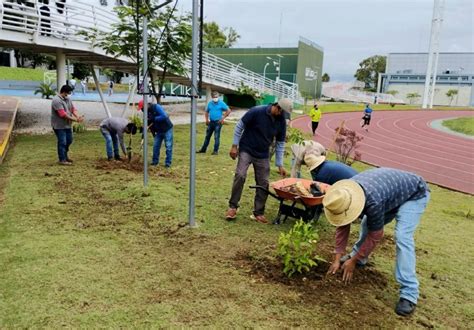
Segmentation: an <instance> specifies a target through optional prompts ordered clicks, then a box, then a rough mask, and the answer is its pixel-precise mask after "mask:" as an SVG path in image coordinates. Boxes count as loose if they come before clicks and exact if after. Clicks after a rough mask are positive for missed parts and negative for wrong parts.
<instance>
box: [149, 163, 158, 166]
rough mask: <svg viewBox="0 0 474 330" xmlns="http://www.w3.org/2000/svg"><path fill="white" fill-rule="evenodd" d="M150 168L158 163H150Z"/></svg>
mask: <svg viewBox="0 0 474 330" xmlns="http://www.w3.org/2000/svg"><path fill="white" fill-rule="evenodd" d="M150 165H151V166H158V163H151V164H150Z"/></svg>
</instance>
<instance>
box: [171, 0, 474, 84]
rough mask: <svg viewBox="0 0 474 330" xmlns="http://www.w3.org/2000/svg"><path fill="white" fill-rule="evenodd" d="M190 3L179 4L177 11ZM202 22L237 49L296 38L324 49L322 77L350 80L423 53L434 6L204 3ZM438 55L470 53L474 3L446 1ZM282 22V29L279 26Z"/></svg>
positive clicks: (348, 0) (310, 0)
mask: <svg viewBox="0 0 474 330" xmlns="http://www.w3.org/2000/svg"><path fill="white" fill-rule="evenodd" d="M191 3H192V1H191V0H180V2H179V3H178V7H179V8H180V9H181V10H190V9H191V5H190V4H191ZM204 3H205V4H204V13H205V21H215V22H217V23H218V24H219V25H220V26H222V27H226V26H231V27H233V28H234V29H236V30H237V32H238V33H239V34H240V35H241V38H240V40H239V42H238V44H237V45H236V46H237V47H238V46H241V47H247V46H250V47H254V46H257V45H261V46H262V47H264V46H278V44H280V45H281V46H287V45H296V44H297V41H298V37H299V36H303V37H305V38H308V39H310V40H312V41H314V42H316V43H318V44H319V45H321V46H322V47H323V48H324V52H325V55H324V70H323V71H324V72H328V73H329V75H330V76H331V77H333V78H339V79H343V78H345V79H347V78H348V77H349V78H350V77H351V76H352V75H353V74H354V72H355V70H356V69H357V68H358V63H359V62H360V61H361V60H363V59H364V58H366V57H369V56H371V55H378V54H380V55H386V54H387V53H389V52H427V51H428V45H429V34H430V27H431V19H432V15H433V0H286V1H283V0H204ZM445 3H446V4H445V11H444V21H443V28H442V32H441V48H440V49H441V51H444V52H472V51H473V39H474V36H473V30H474V20H473V15H474V0H446V1H445ZM280 22H281V24H280Z"/></svg>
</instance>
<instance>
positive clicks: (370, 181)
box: [352, 168, 429, 231]
mask: <svg viewBox="0 0 474 330" xmlns="http://www.w3.org/2000/svg"><path fill="white" fill-rule="evenodd" d="M352 180H354V181H356V182H357V183H358V184H359V185H360V186H361V187H362V189H363V190H364V192H365V198H366V200H365V207H364V210H363V211H362V213H363V214H365V215H366V216H367V228H368V230H369V231H376V230H380V229H382V228H383V226H384V225H385V224H387V223H389V222H391V221H392V220H393V219H394V218H395V215H396V214H397V212H398V209H399V208H400V206H401V205H402V204H404V203H405V202H406V201H410V200H417V199H420V198H423V197H424V196H425V195H426V191H428V190H429V189H428V186H427V185H426V182H425V181H424V180H423V178H422V177H420V176H418V175H416V174H414V173H409V172H405V171H401V170H396V169H392V168H376V169H373V170H368V171H364V172H362V173H359V174H357V175H355V176H354V177H352Z"/></svg>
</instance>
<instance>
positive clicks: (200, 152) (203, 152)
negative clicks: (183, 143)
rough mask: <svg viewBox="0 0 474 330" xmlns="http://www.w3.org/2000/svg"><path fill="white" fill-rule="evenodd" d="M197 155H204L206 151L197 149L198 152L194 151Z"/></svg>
mask: <svg viewBox="0 0 474 330" xmlns="http://www.w3.org/2000/svg"><path fill="white" fill-rule="evenodd" d="M196 153H197V154H205V153H206V151H205V150H202V149H199V150H198V151H196Z"/></svg>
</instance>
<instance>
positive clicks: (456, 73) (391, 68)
mask: <svg viewBox="0 0 474 330" xmlns="http://www.w3.org/2000/svg"><path fill="white" fill-rule="evenodd" d="M427 62H428V53H390V54H388V56H387V66H386V69H385V73H384V74H382V75H381V77H380V79H379V84H378V86H377V89H378V91H380V92H383V93H386V92H387V91H397V92H398V93H397V94H396V96H397V98H401V99H404V100H405V102H406V103H421V101H422V99H423V92H424V84H425V75H426V68H427V65H428V63H427ZM473 81H474V53H439V60H438V70H437V77H436V86H435V95H434V101H433V104H434V105H453V106H474V87H473ZM449 90H456V91H457V95H455V96H454V97H452V98H450V97H448V96H447V95H446V93H447V92H448V91H449ZM411 93H417V94H419V95H420V97H419V98H413V99H409V98H407V95H408V94H411Z"/></svg>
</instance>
